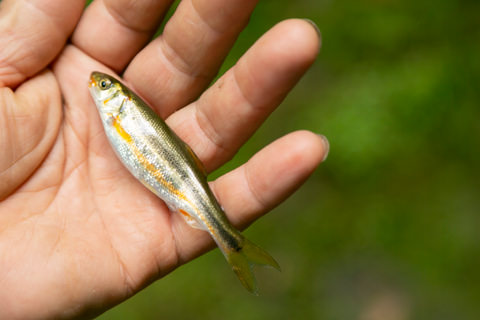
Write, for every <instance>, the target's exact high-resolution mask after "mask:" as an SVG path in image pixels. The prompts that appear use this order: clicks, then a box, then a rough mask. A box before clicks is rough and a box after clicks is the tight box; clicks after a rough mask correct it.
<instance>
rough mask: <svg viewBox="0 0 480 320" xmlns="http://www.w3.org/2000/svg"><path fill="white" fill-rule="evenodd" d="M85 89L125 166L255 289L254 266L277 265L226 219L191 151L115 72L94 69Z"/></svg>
mask: <svg viewBox="0 0 480 320" xmlns="http://www.w3.org/2000/svg"><path fill="white" fill-rule="evenodd" d="M89 90H90V93H91V95H92V98H93V100H94V101H95V104H96V106H97V109H98V112H99V115H100V118H101V120H102V124H103V127H104V129H105V133H106V136H107V138H108V140H109V141H110V144H111V146H112V147H113V149H114V151H115V153H116V155H117V156H118V158H119V159H120V161H121V162H122V163H123V164H124V166H125V167H126V168H127V169H128V170H129V171H130V173H132V175H133V176H135V178H137V179H138V180H139V181H140V182H142V184H143V185H145V186H146V187H147V188H148V189H149V190H150V191H151V192H153V193H154V194H155V195H157V196H158V197H159V198H160V199H162V200H163V201H164V202H165V203H166V204H167V206H168V207H169V209H170V210H171V211H173V212H176V213H180V214H181V216H182V217H183V218H184V219H185V221H186V222H187V223H188V224H189V225H190V226H192V227H195V228H199V229H202V230H205V231H207V232H208V233H209V234H210V235H211V236H212V238H213V240H214V241H215V242H216V244H217V246H218V247H219V248H220V250H221V251H222V253H223V255H224V256H225V258H226V259H227V261H228V263H229V264H230V265H231V267H232V269H233V271H234V272H235V273H236V275H237V276H238V278H239V280H240V282H241V283H242V284H243V285H244V286H245V288H247V290H249V291H250V292H253V293H256V292H257V286H256V281H255V277H254V275H253V272H252V265H253V264H260V265H268V266H272V267H274V268H276V269H278V270H279V269H280V267H279V265H278V263H277V262H276V261H275V260H274V259H273V258H272V257H271V256H270V255H269V254H268V253H267V252H266V251H264V250H263V249H261V248H260V247H258V246H257V245H255V244H254V243H252V242H251V241H249V240H247V239H246V238H245V237H244V236H243V235H242V234H241V233H240V232H239V231H238V230H237V229H235V228H234V227H233V226H232V225H231V224H230V222H229V221H228V219H227V217H226V215H225V213H224V212H223V209H222V208H221V206H220V204H219V203H218V202H217V200H216V198H215V196H214V195H213V192H212V191H211V189H210V187H209V186H208V182H207V175H206V173H205V170H204V169H203V165H202V164H201V161H200V160H199V159H198V157H197V156H196V155H195V153H194V152H193V150H192V149H191V148H190V147H189V146H188V145H187V144H186V143H184V142H183V141H182V140H181V139H180V138H179V137H178V136H177V135H176V134H175V133H174V132H173V131H172V130H171V129H170V128H169V127H168V125H167V124H166V123H165V121H163V119H161V118H160V117H159V116H158V115H157V114H156V113H155V112H154V111H153V110H152V109H151V108H150V107H149V106H148V105H147V104H146V103H145V102H144V101H143V100H142V99H140V98H139V97H138V96H137V95H136V94H135V93H134V92H133V91H131V90H130V89H129V88H127V87H126V86H125V85H123V84H122V83H121V82H120V81H118V80H117V79H115V78H114V77H112V76H110V75H107V74H104V73H101V72H92V74H91V76H90V82H89Z"/></svg>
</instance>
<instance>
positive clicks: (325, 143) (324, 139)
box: [318, 134, 330, 162]
mask: <svg viewBox="0 0 480 320" xmlns="http://www.w3.org/2000/svg"><path fill="white" fill-rule="evenodd" d="M318 136H319V137H320V138H322V142H323V149H324V150H325V151H324V152H325V153H324V154H323V159H322V162H324V161H325V160H327V157H328V153H329V152H330V142H328V139H327V137H325V136H324V135H323V134H319V135H318Z"/></svg>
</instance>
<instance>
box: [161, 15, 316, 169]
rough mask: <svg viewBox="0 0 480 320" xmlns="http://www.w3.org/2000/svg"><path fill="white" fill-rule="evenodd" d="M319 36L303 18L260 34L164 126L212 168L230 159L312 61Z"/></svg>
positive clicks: (286, 22) (284, 23)
mask: <svg viewBox="0 0 480 320" xmlns="http://www.w3.org/2000/svg"><path fill="white" fill-rule="evenodd" d="M319 44H320V38H319V36H318V33H317V32H316V30H315V29H314V28H313V27H312V25H311V24H310V23H308V22H306V21H304V20H288V21H284V22H282V23H280V24H278V25H277V26H275V27H274V28H273V29H272V30H270V31H269V32H268V33H267V34H265V35H264V36H263V37H262V38H261V39H260V40H259V41H258V42H257V43H256V44H255V45H254V46H253V47H252V48H251V49H250V50H249V51H248V52H247V53H246V54H245V55H244V56H243V57H242V58H241V59H240V61H239V62H238V63H237V64H236V66H235V67H233V68H232V69H231V70H229V71H228V72H227V73H226V74H225V75H224V76H222V78H220V79H219V80H218V81H217V82H216V83H215V84H214V85H213V86H212V87H211V88H209V89H208V90H207V91H206V92H205V94H203V95H202V96H201V97H200V99H199V100H198V101H197V102H195V103H193V104H191V105H189V106H188V107H186V108H184V109H181V110H179V111H178V112H176V113H174V114H173V115H172V116H171V117H170V118H169V119H168V123H169V125H170V126H171V127H172V128H174V129H175V131H176V132H177V133H178V134H179V136H180V137H181V138H182V139H183V140H184V141H185V142H187V144H189V145H191V146H192V147H193V148H194V151H195V153H196V154H197V155H198V156H199V157H200V159H201V160H202V161H203V163H205V166H206V168H207V170H209V171H212V170H214V169H216V168H217V167H219V166H220V165H221V164H223V163H225V162H226V161H227V160H228V159H230V158H231V157H232V156H233V155H234V154H235V152H236V151H237V150H238V148H239V147H240V146H241V145H242V144H243V143H244V142H245V141H246V140H247V139H248V137H250V136H251V134H252V133H253V132H254V131H255V130H256V129H257V128H258V127H259V125H260V124H261V123H262V122H263V121H264V120H265V118H266V117H267V116H268V115H269V114H270V113H271V112H272V111H273V110H274V109H275V108H276V107H277V106H278V105H279V104H280V102H281V101H282V100H283V98H284V97H285V96H286V95H287V93H288V92H289V91H290V90H291V89H292V88H293V86H294V85H295V84H296V83H297V81H298V80H299V79H300V77H301V76H302V75H303V74H304V73H305V72H306V70H307V69H308V68H309V67H310V66H311V64H312V63H313V62H314V60H315V58H316V56H317V53H318V49H319Z"/></svg>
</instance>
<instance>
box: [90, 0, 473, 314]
mask: <svg viewBox="0 0 480 320" xmlns="http://www.w3.org/2000/svg"><path fill="white" fill-rule="evenodd" d="M479 9H480V3H479V2H478V1H455V0H444V1H440V2H435V3H430V2H422V1H411V0H404V1H400V0H360V1H359V0H344V1H331V0H298V1H287V0H276V1H273V0H265V1H260V4H259V7H258V8H257V10H256V11H255V14H254V15H253V17H252V19H251V22H250V24H249V27H248V29H247V30H246V31H245V32H243V33H242V35H241V36H240V38H239V41H238V43H237V45H236V46H235V47H234V50H233V52H232V54H231V55H230V56H229V57H228V58H227V60H226V62H225V65H224V67H223V68H222V72H224V71H225V70H227V69H228V68H229V67H231V66H232V65H233V64H234V63H235V61H236V60H237V59H238V58H239V57H240V56H241V54H242V53H243V52H244V51H245V50H246V49H247V48H248V47H249V46H250V45H251V44H252V43H253V42H254V41H255V40H256V39H257V38H258V37H259V36H261V34H263V33H264V32H266V31H267V30H268V29H269V28H270V27H271V26H272V25H274V24H275V23H276V22H278V21H280V20H281V19H285V18H290V17H308V18H310V19H312V20H314V21H315V22H316V23H317V24H318V25H319V27H320V29H321V30H322V35H323V49H322V52H321V54H320V55H319V57H318V61H317V62H316V64H315V66H314V67H313V69H312V70H311V71H310V72H309V73H308V74H307V76H306V77H305V78H304V79H303V80H302V81H301V82H300V84H299V85H298V86H297V88H296V89H295V90H294V92H292V94H291V95H290V96H289V97H288V98H287V99H286V100H285V102H284V103H283V105H282V106H281V108H280V109H279V110H278V111H277V112H275V113H274V114H273V115H272V116H271V117H270V119H269V120H268V121H267V123H266V124H265V125H264V126H263V127H262V128H261V129H260V130H259V131H258V132H257V133H256V134H255V136H254V137H253V139H251V141H250V142H249V143H248V144H247V145H246V146H245V147H244V148H243V149H242V150H241V151H240V153H239V155H238V156H237V157H236V158H235V159H234V160H233V161H232V162H231V163H229V164H228V165H226V166H225V167H224V168H222V169H221V170H220V171H219V172H218V173H217V175H219V174H221V173H222V172H225V171H227V170H228V169H231V168H233V167H236V166H238V165H240V164H241V163H242V162H244V161H246V159H248V157H249V156H250V155H251V154H252V153H254V152H255V151H257V150H258V149H259V148H261V147H262V146H263V145H265V144H267V143H269V142H270V141H272V140H273V139H275V138H277V137H279V136H280V135H283V134H286V133H288V132H289V131H292V130H297V129H309V130H312V131H315V132H319V133H323V134H325V135H326V136H327V137H328V138H329V139H330V142H331V153H330V156H329V159H328V160H327V162H326V163H325V164H323V165H322V166H321V167H320V168H319V169H318V170H317V172H316V173H315V174H314V175H313V176H312V178H311V179H310V180H309V181H308V183H307V184H306V186H304V187H303V188H302V189H301V190H300V191H299V192H298V193H297V194H296V195H295V196H294V197H292V199H290V200H288V201H287V202H286V203H285V204H284V205H282V206H280V207H279V208H277V209H276V210H274V212H273V213H272V214H271V215H269V216H267V217H265V218H263V219H262V220H261V221H259V222H257V223H256V224H255V225H254V226H253V227H252V228H250V230H248V231H247V232H246V234H247V236H248V237H249V238H250V239H252V240H253V241H255V242H256V243H259V244H260V245H261V246H262V247H264V248H265V249H267V250H268V251H269V252H270V253H272V255H273V256H274V257H275V258H276V259H277V260H278V262H279V263H280V265H281V266H282V270H283V272H282V273H276V272H272V270H257V279H258V280H259V288H260V296H259V297H255V296H252V295H249V294H248V293H247V292H246V291H245V290H244V289H243V287H242V286H241V285H240V283H238V281H237V279H236V277H235V275H234V274H233V273H232V272H231V270H229V267H228V265H227V264H226V263H225V261H224V259H223V257H222V256H221V254H220V253H219V252H218V250H215V251H214V252H212V253H210V254H207V255H205V256H203V257H201V258H200V259H198V260H197V261H194V262H192V263H189V264H187V265H185V266H183V267H181V268H180V269H179V270H176V271H175V272H174V273H172V274H171V275H169V276H167V277H166V278H164V279H162V280H161V281H159V282H157V283H155V284H154V285H152V286H151V287H149V288H147V289H145V290H144V291H143V292H141V293H140V294H138V295H137V296H135V297H134V298H132V299H130V300H129V301H127V302H125V303H123V304H122V305H120V306H118V307H117V308H114V309H113V310H111V311H109V312H107V313H106V314H104V315H103V316H102V317H100V319H116V318H118V319H159V318H165V319H170V318H174V319H193V318H198V319H314V318H315V319H373V320H375V319H386V320H388V319H478V318H479V317H480V308H479V307H478V301H479V299H480V275H479V272H478V270H480V257H479V254H478V253H479V249H480V248H479V247H480V236H479V232H478V230H477V229H478V226H479V225H480V216H479V213H480V210H479V209H480V197H479V191H480V188H479V181H480V173H479V170H478V163H479V156H480V143H479V140H480V139H479V137H480V125H479V119H480V108H479V101H480V90H479V88H478V85H479V83H480V62H479V59H478V52H480V50H479V49H480V48H479V47H480V44H479V41H478V39H480V37H479V30H480V28H479V23H478V21H479V20H478V12H480V11H479ZM139 263H142V262H141V261H139Z"/></svg>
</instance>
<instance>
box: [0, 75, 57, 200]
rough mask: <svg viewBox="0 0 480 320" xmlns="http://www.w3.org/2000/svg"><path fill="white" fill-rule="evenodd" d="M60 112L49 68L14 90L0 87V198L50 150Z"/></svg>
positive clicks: (5, 195)
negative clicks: (0, 151)
mask: <svg viewBox="0 0 480 320" xmlns="http://www.w3.org/2000/svg"><path fill="white" fill-rule="evenodd" d="M61 114H62V109H61V101H60V91H59V89H58V85H57V82H56V80H55V78H54V77H53V75H52V73H51V72H49V71H47V72H44V73H42V74H40V75H38V76H37V77H35V78H33V79H32V80H30V81H28V82H25V83H24V84H22V85H21V86H20V87H18V89H17V90H16V92H15V93H13V91H12V90H11V89H9V88H1V89H0V128H2V130H0V147H1V149H2V156H1V157H0V200H2V199H4V198H5V197H7V196H8V195H9V194H10V193H11V192H12V191H13V190H15V189H16V188H17V187H18V186H19V185H20V184H22V183H23V182H24V181H25V180H26V179H27V178H28V177H29V176H30V175H31V174H32V172H33V171H34V170H35V169H36V168H37V167H38V166H39V165H40V163H41V161H42V160H43V159H44V158H45V156H46V155H47V153H48V152H49V151H50V148H51V146H52V144H53V142H54V141H55V138H56V136H57V132H58V129H59V126H60V119H61Z"/></svg>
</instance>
